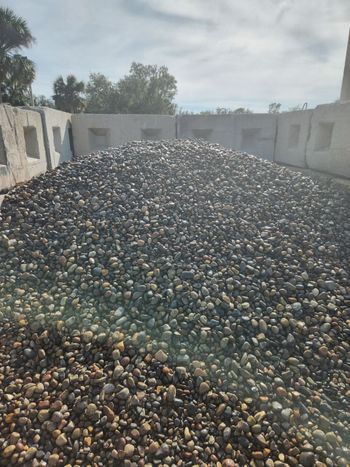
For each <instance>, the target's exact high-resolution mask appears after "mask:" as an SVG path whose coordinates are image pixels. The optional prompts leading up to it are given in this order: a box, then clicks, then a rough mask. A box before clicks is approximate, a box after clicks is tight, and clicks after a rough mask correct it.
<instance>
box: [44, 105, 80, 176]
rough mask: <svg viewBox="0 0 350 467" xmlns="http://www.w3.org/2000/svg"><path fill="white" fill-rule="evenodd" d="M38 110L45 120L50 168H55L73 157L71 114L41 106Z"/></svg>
mask: <svg viewBox="0 0 350 467" xmlns="http://www.w3.org/2000/svg"><path fill="white" fill-rule="evenodd" d="M36 110H37V111H39V112H40V114H41V116H42V120H43V128H44V136H45V140H46V151H47V157H48V161H49V168H50V169H54V168H55V167H58V166H59V165H60V164H61V163H62V162H67V161H70V160H71V159H72V157H73V150H74V148H73V130H72V121H71V120H72V119H71V114H69V113H66V112H61V111H60V110H55V109H50V108H48V107H40V108H37V109H36Z"/></svg>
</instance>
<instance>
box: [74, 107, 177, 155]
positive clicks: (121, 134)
mask: <svg viewBox="0 0 350 467" xmlns="http://www.w3.org/2000/svg"><path fill="white" fill-rule="evenodd" d="M72 125H73V135H74V148H75V151H76V153H77V154H79V155H82V154H89V153H90V152H93V151H96V150H99V149H105V148H108V147H115V146H119V145H120V144H124V143H126V142H128V141H134V140H142V139H153V140H160V139H172V138H175V137H176V119H175V117H173V116H170V115H103V114H76V115H72Z"/></svg>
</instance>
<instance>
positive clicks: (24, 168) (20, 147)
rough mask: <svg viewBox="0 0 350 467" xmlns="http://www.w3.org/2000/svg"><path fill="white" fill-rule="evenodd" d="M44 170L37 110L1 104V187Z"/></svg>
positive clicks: (23, 179) (41, 135)
mask: <svg viewBox="0 0 350 467" xmlns="http://www.w3.org/2000/svg"><path fill="white" fill-rule="evenodd" d="M46 170H47V161H46V153H45V147H44V139H43V127H42V122H41V117H40V115H39V113H38V112H35V111H32V110H25V109H21V108H15V107H10V106H9V105H4V104H3V105H0V190H7V189H9V188H11V187H13V186H15V185H16V184H17V183H21V182H24V181H26V180H29V179H30V178H31V177H34V176H35V175H39V174H41V173H43V172H45V171H46Z"/></svg>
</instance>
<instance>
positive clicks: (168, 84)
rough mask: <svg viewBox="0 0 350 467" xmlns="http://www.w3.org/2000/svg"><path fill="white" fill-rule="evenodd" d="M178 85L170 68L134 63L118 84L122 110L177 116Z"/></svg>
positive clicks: (123, 111)
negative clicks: (176, 98)
mask: <svg viewBox="0 0 350 467" xmlns="http://www.w3.org/2000/svg"><path fill="white" fill-rule="evenodd" d="M176 84H177V83H176V79H175V78H174V76H172V75H171V74H170V73H169V71H168V68H167V67H165V66H161V67H158V66H157V65H142V63H135V62H134V63H132V65H131V68H130V73H129V75H127V76H125V77H124V78H122V79H121V80H120V81H119V82H118V84H117V91H118V102H117V105H118V110H119V111H120V112H121V113H134V114H141V113H143V114H170V115H173V114H174V113H175V111H176V105H175V104H174V103H173V99H174V97H175V95H176V92H177V86H176Z"/></svg>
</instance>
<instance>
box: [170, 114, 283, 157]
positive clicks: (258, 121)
mask: <svg viewBox="0 0 350 467" xmlns="http://www.w3.org/2000/svg"><path fill="white" fill-rule="evenodd" d="M276 120H277V117H276V115H269V114H236V115H180V116H179V117H178V137H179V138H180V139H187V138H202V139H205V140H207V141H209V142H211V143H219V144H221V145H222V146H225V147H227V148H232V149H239V150H241V151H244V152H248V153H250V154H254V155H257V156H261V157H263V158H264V159H269V160H272V159H273V153H274V146H275V137H276Z"/></svg>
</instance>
